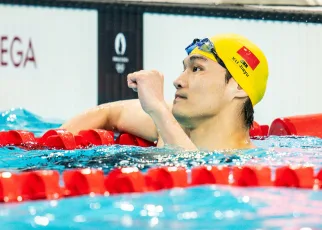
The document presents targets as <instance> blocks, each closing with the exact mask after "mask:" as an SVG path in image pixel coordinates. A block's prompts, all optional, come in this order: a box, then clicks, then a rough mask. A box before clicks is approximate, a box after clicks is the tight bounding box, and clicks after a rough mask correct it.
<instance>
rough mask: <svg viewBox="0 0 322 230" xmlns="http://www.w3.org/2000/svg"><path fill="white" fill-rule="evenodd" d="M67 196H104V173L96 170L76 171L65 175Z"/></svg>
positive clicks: (65, 172) (67, 172)
mask: <svg viewBox="0 0 322 230" xmlns="http://www.w3.org/2000/svg"><path fill="white" fill-rule="evenodd" d="M63 178H64V183H65V191H64V195H65V196H80V195H86V194H104V192H105V188H104V173H103V171H102V170H96V169H88V168H87V169H74V170H67V171H64V173H63Z"/></svg>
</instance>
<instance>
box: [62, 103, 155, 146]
mask: <svg viewBox="0 0 322 230" xmlns="http://www.w3.org/2000/svg"><path fill="white" fill-rule="evenodd" d="M61 128H63V129H66V130H68V131H70V132H72V133H73V134H77V133H78V132H79V131H80V130H85V129H106V130H112V131H118V132H126V133H130V134H133V135H135V136H138V137H141V138H143V139H145V140H148V141H151V142H154V141H156V140H158V133H157V129H156V126H155V124H154V122H153V120H152V119H151V117H150V116H149V115H148V114H147V113H145V112H144V110H143V109H142V107H141V104H140V101H139V100H138V99H133V100H124V101H116V102H111V103H106V104H102V105H99V106H97V107H94V108H92V109H89V110H87V111H85V112H84V113H82V114H79V115H77V116H75V117H74V118H72V119H70V120H69V121H67V122H66V123H64V124H63V125H62V126H61Z"/></svg>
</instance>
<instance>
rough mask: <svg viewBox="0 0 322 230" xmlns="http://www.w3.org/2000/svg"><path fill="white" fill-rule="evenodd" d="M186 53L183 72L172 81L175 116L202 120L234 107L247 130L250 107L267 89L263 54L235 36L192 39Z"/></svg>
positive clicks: (251, 110) (250, 112) (249, 42)
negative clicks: (174, 95) (173, 85)
mask: <svg viewBox="0 0 322 230" xmlns="http://www.w3.org/2000/svg"><path fill="white" fill-rule="evenodd" d="M186 51H187V53H188V55H189V56H188V57H186V58H185V60H184V72H183V73H182V74H181V75H180V77H179V78H178V79H176V81H175V82H174V84H175V87H176V88H177V96H179V97H176V99H175V101H174V106H173V113H174V115H175V116H176V117H177V118H179V119H180V118H181V119H184V118H189V119H191V118H196V119H198V118H199V119H203V118H205V117H213V116H216V115H218V114H219V113H222V112H223V111H225V110H227V109H228V107H229V108H236V110H238V111H241V113H242V115H243V117H244V120H245V126H246V127H247V128H249V127H250V124H251V123H252V121H253V112H254V111H253V106H254V105H256V104H257V103H258V102H259V101H260V100H261V99H262V98H263V96H264V94H265V90H266V82H267V78H268V64H267V60H266V58H265V56H264V54H263V53H262V51H261V50H260V49H259V48H258V47H257V46H256V45H255V44H253V43H252V42H251V41H249V40H248V39H247V38H245V37H242V36H240V35H236V34H221V35H217V36H214V37H212V38H210V39H209V40H208V39H202V40H199V39H195V40H194V42H193V43H192V44H191V45H190V46H188V47H187V48H186ZM180 96H181V97H182V98H180ZM236 112H237V111H236Z"/></svg>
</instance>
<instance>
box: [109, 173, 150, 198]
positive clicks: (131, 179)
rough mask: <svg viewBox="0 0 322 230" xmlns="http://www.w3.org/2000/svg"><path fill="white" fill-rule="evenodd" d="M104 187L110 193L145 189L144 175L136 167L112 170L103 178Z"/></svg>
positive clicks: (142, 190)
mask: <svg viewBox="0 0 322 230" xmlns="http://www.w3.org/2000/svg"><path fill="white" fill-rule="evenodd" d="M104 184H105V189H106V190H107V191H108V192H109V193H110V194H118V193H132V192H144V191H146V190H147V189H146V183H145V178H144V175H143V174H142V173H141V172H140V171H139V170H138V169H137V168H134V167H133V168H131V167H128V168H122V169H114V170H112V171H111V172H110V173H109V174H108V175H107V176H106V178H105V180H104Z"/></svg>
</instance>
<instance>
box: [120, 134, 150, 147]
mask: <svg viewBox="0 0 322 230" xmlns="http://www.w3.org/2000/svg"><path fill="white" fill-rule="evenodd" d="M115 142H116V144H119V145H133V146H141V147H151V146H155V144H154V143H152V142H150V141H147V140H144V139H142V138H140V137H137V136H134V135H131V134H129V133H122V134H120V135H119V136H118V138H117V139H116V141H115Z"/></svg>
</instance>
